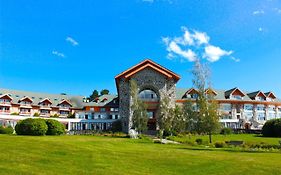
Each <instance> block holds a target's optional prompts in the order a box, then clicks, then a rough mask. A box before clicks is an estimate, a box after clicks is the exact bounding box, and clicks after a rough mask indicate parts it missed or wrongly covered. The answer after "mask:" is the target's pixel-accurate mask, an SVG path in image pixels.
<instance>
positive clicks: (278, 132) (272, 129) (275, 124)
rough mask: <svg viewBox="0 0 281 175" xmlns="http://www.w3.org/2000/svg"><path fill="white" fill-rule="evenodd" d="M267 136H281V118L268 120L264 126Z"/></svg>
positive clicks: (263, 132)
mask: <svg viewBox="0 0 281 175" xmlns="http://www.w3.org/2000/svg"><path fill="white" fill-rule="evenodd" d="M262 135H263V136H265V137H281V119H272V120H268V121H267V122H266V123H265V124H264V125H263V127H262Z"/></svg>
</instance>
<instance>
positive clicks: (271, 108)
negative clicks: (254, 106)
mask: <svg viewBox="0 0 281 175" xmlns="http://www.w3.org/2000/svg"><path fill="white" fill-rule="evenodd" d="M267 109H268V111H275V106H273V105H269V106H268V108H267Z"/></svg>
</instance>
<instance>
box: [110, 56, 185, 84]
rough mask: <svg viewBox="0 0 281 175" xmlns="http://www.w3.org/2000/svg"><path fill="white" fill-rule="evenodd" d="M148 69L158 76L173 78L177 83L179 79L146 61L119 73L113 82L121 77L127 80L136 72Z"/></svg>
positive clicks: (168, 71)
mask: <svg viewBox="0 0 281 175" xmlns="http://www.w3.org/2000/svg"><path fill="white" fill-rule="evenodd" d="M148 67H149V68H151V69H153V70H155V71H157V72H159V73H160V74H162V75H164V76H166V77H168V78H173V79H175V80H176V81H178V80H179V79H180V76H179V75H177V74H176V73H174V72H172V71H170V70H169V69H167V68H164V67H162V66H160V65H159V64H157V63H155V62H153V61H151V60H149V59H146V60H144V61H142V62H141V63H139V64H137V65H135V66H133V67H131V68H129V69H128V70H126V71H124V72H122V73H120V74H119V75H117V76H116V77H115V80H116V81H118V80H119V79H120V78H122V77H124V78H126V79H127V78H129V77H131V76H132V75H134V74H136V73H137V72H139V71H141V70H143V69H145V68H148Z"/></svg>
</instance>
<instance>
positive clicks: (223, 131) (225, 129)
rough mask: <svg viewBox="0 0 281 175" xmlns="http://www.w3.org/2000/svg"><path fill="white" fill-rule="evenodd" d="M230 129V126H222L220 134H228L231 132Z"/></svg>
mask: <svg viewBox="0 0 281 175" xmlns="http://www.w3.org/2000/svg"><path fill="white" fill-rule="evenodd" d="M232 132H233V131H232V129H231V128H223V129H221V132H220V134H223V135H229V134H232Z"/></svg>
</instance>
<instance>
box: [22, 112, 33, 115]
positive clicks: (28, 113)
mask: <svg viewBox="0 0 281 175" xmlns="http://www.w3.org/2000/svg"><path fill="white" fill-rule="evenodd" d="M20 115H31V112H28V111H20Z"/></svg>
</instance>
